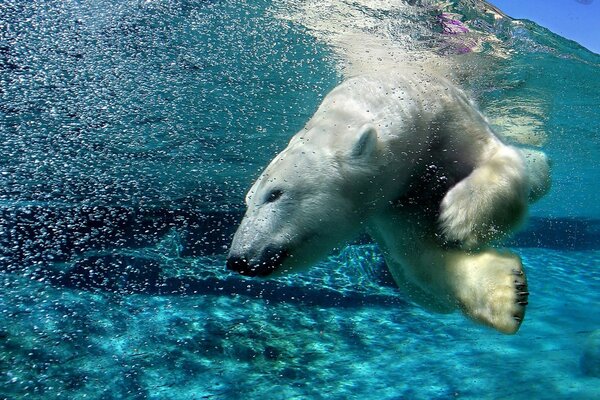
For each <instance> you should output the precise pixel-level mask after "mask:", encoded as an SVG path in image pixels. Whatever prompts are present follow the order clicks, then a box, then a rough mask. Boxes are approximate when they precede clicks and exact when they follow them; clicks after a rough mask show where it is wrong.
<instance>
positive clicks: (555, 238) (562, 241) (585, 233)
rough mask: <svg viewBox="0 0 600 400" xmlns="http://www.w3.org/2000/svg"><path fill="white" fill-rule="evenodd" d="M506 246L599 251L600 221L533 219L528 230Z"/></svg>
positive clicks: (527, 227) (517, 235)
mask: <svg viewBox="0 0 600 400" xmlns="http://www.w3.org/2000/svg"><path fill="white" fill-rule="evenodd" d="M506 245H507V246H510V247H541V248H548V249H556V250H594V249H598V248H600V220H598V219H585V218H540V217H532V218H530V219H529V221H528V223H527V226H526V229H525V230H524V231H522V232H519V233H517V234H516V235H514V237H513V238H512V239H510V240H508V241H507V242H506Z"/></svg>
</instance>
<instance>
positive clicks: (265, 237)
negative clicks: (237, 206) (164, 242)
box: [227, 123, 384, 276]
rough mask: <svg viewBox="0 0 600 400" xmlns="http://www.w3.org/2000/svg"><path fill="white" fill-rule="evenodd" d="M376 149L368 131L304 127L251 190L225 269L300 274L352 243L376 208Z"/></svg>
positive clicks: (318, 125)
mask: <svg viewBox="0 0 600 400" xmlns="http://www.w3.org/2000/svg"><path fill="white" fill-rule="evenodd" d="M380 147H381V146H379V141H378V137H377V129H376V128H375V126H374V125H372V124H369V123H366V124H362V125H359V128H353V127H352V125H345V126H344V128H339V127H337V126H324V124H323V123H312V124H311V123H309V125H307V127H306V128H305V130H303V131H301V132H300V133H298V134H297V135H296V136H294V138H292V140H291V141H290V143H289V145H288V147H287V148H286V149H285V150H283V151H282V152H281V153H280V154H279V155H277V156H276V157H275V158H274V159H273V161H271V163H270V164H269V165H268V166H267V168H266V169H265V170H264V172H263V173H262V174H261V175H260V177H259V178H258V179H257V181H256V182H255V183H254V185H253V186H252V188H251V189H250V190H249V192H248V194H247V196H246V205H247V211H246V214H245V216H244V218H243V220H242V222H241V224H240V226H239V228H238V230H237V232H236V233H235V236H234V238H233V242H232V245H231V249H230V252H229V255H228V259H227V267H228V269H230V270H234V271H237V272H239V273H241V274H243V275H248V276H267V275H272V274H275V275H278V274H280V273H283V272H290V271H298V270H301V269H302V268H304V267H307V266H309V265H311V264H313V263H315V262H316V261H318V260H319V259H321V258H323V257H324V256H326V255H327V254H328V253H329V252H330V251H331V250H332V249H334V248H335V247H336V246H338V245H340V244H343V243H344V242H345V241H347V240H350V239H352V238H353V237H354V236H355V235H356V234H358V232H359V231H360V229H361V227H362V224H363V223H364V221H365V219H366V218H367V217H368V214H369V212H370V211H371V210H372V209H374V208H375V207H377V205H376V203H377V202H378V191H377V189H376V188H377V186H378V185H377V182H375V181H376V180H377V175H378V171H377V168H378V165H379V164H380V163H378V162H377V161H376V160H378V159H380V158H384V157H379V153H381V148H380Z"/></svg>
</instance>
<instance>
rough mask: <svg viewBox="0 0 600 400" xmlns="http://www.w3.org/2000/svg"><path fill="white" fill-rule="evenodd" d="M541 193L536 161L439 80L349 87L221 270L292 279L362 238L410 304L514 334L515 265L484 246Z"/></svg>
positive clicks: (544, 170)
mask: <svg viewBox="0 0 600 400" xmlns="http://www.w3.org/2000/svg"><path fill="white" fill-rule="evenodd" d="M549 185H550V180H549V167H548V160H547V159H546V156H545V155H544V154H543V153H542V152H540V151H537V150H527V149H517V148H515V147H512V146H510V145H507V144H505V143H504V142H503V141H502V140H501V139H500V138H499V137H498V136H497V135H495V134H494V133H493V132H492V130H491V129H490V126H489V125H488V123H487V122H486V120H485V118H484V117H483V116H482V115H481V113H480V112H479V111H478V110H477V108H476V107H475V106H474V105H473V104H472V103H471V102H470V101H469V100H468V98H467V96H466V95H465V94H464V93H463V92H462V91H461V90H459V89H458V88H457V87H455V86H454V85H453V84H451V83H450V82H449V81H448V80H446V79H445V78H442V77H437V76H434V75H429V74H426V73H424V72H422V71H404V72H403V73H402V74H398V73H389V74H381V73H377V74H376V75H368V74H367V75H362V76H357V77H354V78H351V79H348V80H347V81H345V82H343V83H342V84H341V85H339V86H338V87H336V88H335V89H334V90H333V91H331V92H330V93H329V94H328V95H327V96H326V97H325V98H324V100H323V102H322V104H321V105H320V106H319V108H318V110H317V111H316V113H315V114H314V116H313V117H312V118H311V119H310V120H309V122H308V123H307V124H306V126H305V127H304V129H302V130H301V131H300V132H299V133H297V134H296V135H295V136H294V137H293V138H292V139H291V141H290V143H289V145H288V146H287V148H286V149H284V150H283V151H282V152H281V153H280V154H278V155H277V156H276V157H275V158H274V159H273V161H271V163H270V164H269V165H268V166H267V168H266V169H265V170H264V172H263V173H262V174H261V175H260V177H259V178H258V179H257V181H256V182H255V183H254V185H253V186H252V187H251V189H250V190H249V192H248V194H247V196H246V204H247V211H246V214H245V216H244V218H243V220H242V221H241V223H240V226H239V228H238V230H237V232H236V233H235V235H234V238H233V242H232V244H231V248H230V252H229V255H228V259H227V267H228V269H230V270H234V271H237V272H239V273H241V274H243V275H247V276H261V277H264V276H277V275H280V274H282V273H286V272H295V271H300V270H302V269H303V268H306V267H308V266H310V265H311V264H313V263H315V262H317V261H318V260H319V259H321V258H322V257H324V256H326V255H327V254H328V253H329V252H330V251H331V250H332V249H334V248H335V247H337V246H341V245H343V244H344V243H345V242H347V241H348V240H351V239H353V238H354V237H355V236H356V235H358V234H359V233H360V232H361V231H363V230H365V231H366V232H367V233H368V234H369V235H370V236H371V237H372V238H373V239H374V241H375V242H376V243H377V244H378V245H379V247H380V248H381V250H382V251H383V254H384V257H385V260H386V264H387V266H388V268H389V270H390V272H391V274H392V276H393V278H394V280H395V281H396V283H397V285H398V287H399V288H401V289H403V290H404V291H405V292H406V293H407V295H408V296H409V297H410V298H411V299H412V300H413V301H415V302H416V303H418V304H420V305H422V306H424V307H425V308H427V309H429V310H432V311H437V312H444V313H447V312H452V311H453V310H456V309H460V310H462V311H463V313H464V314H465V315H466V316H468V317H469V318H471V319H473V320H475V321H477V322H480V323H483V324H485V325H488V326H491V327H493V328H495V329H497V330H499V331H501V332H504V333H514V332H516V331H517V330H518V328H519V326H520V324H521V322H522V321H523V317H524V314H525V306H526V305H527V296H528V292H527V282H526V279H525V274H524V271H523V266H522V264H521V260H520V258H519V257H518V256H517V255H515V254H512V253H510V252H509V251H507V250H496V249H493V248H491V247H490V244H491V243H494V242H496V241H497V240H499V239H501V238H502V237H504V236H505V235H507V234H509V233H510V232H512V231H514V230H515V229H516V228H517V227H518V226H519V225H520V224H521V222H522V221H523V218H524V216H525V214H526V211H527V207H528V203H529V202H533V201H535V200H537V199H539V198H540V197H541V196H543V195H544V194H545V193H546V192H547V191H548V188H549Z"/></svg>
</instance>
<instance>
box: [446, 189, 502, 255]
mask: <svg viewBox="0 0 600 400" xmlns="http://www.w3.org/2000/svg"><path fill="white" fill-rule="evenodd" d="M477 196H478V193H477V190H475V189H474V188H472V187H470V185H469V183H468V182H467V181H462V182H459V183H458V184H457V185H456V186H455V187H454V188H452V190H450V191H449V192H448V193H447V194H446V196H445V197H444V199H443V200H442V203H441V205H440V215H439V224H440V229H441V231H442V234H443V235H444V240H445V241H446V242H449V243H456V244H458V245H459V246H460V247H462V248H465V249H475V248H477V247H479V246H481V245H483V244H485V243H486V242H487V241H488V240H486V239H488V238H486V235H485V234H484V232H485V231H486V230H487V231H489V232H490V233H491V232H493V229H490V228H493V227H490V226H488V224H487V223H486V222H485V218H484V216H483V212H484V210H483V209H482V207H481V205H480V204H478V202H477V200H476V198H477Z"/></svg>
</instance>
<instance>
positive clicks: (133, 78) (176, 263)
mask: <svg viewBox="0 0 600 400" xmlns="http://www.w3.org/2000/svg"><path fill="white" fill-rule="evenodd" d="M451 3H452V4H451V5H448V6H447V7H451V8H452V11H454V12H460V13H461V14H462V20H463V21H465V23H467V25H468V26H469V27H470V28H471V29H472V31H473V32H476V31H477V32H479V33H481V34H483V33H485V34H487V35H492V36H493V38H494V40H491V39H490V38H489V37H488V38H487V39H486V40H483V41H482V43H483V44H482V45H481V46H480V47H479V48H477V49H476V50H474V51H472V52H469V53H468V54H461V52H457V51H453V50H452V49H453V48H452V45H453V44H452V43H450V45H448V47H444V49H443V51H440V53H442V54H447V56H448V57H449V58H450V57H453V58H456V57H458V60H459V62H460V63H463V64H464V65H465V66H466V67H465V71H467V72H469V71H470V68H476V67H472V66H478V65H479V66H480V65H482V63H483V61H485V62H486V63H485V65H487V66H488V67H487V68H485V70H483V71H482V70H478V71H475V72H474V71H471V72H470V74H471V75H469V73H465V78H464V79H463V83H462V84H463V86H464V88H465V90H467V91H468V92H469V93H471V94H472V95H473V97H474V99H475V100H476V101H477V102H478V104H479V105H480V107H481V109H482V110H483V111H484V113H485V114H486V115H487V116H488V117H489V118H490V121H491V122H492V124H493V125H495V126H497V128H498V130H499V131H501V130H503V129H506V130H507V133H510V132H509V131H510V129H517V130H518V129H519V127H520V125H519V124H521V125H526V126H527V128H529V129H530V130H531V132H532V134H533V135H540V139H539V143H537V144H539V145H540V146H541V147H542V148H543V149H544V151H546V152H547V153H548V155H549V156H550V157H551V159H552V160H553V187H552V190H551V192H550V194H549V195H548V196H547V197H546V198H545V199H543V200H542V201H541V202H539V203H538V204H536V205H534V206H533V207H532V209H531V217H530V219H529V221H528V223H527V225H526V226H525V228H524V230H523V231H522V232H520V233H518V234H517V235H515V237H514V238H512V239H510V240H509V241H508V242H507V244H506V245H507V246H509V247H511V248H512V249H513V250H514V251H515V252H517V253H519V254H520V255H521V257H522V258H523V262H524V264H525V266H526V269H527V271H528V276H529V284H530V292H531V296H530V305H529V308H528V311H527V316H526V320H525V322H524V324H523V326H522V327H521V330H520V331H519V333H518V334H517V335H516V336H512V337H509V336H503V335H501V334H498V333H495V332H493V331H491V330H489V329H487V328H482V327H479V326H475V325H473V324H472V323H470V322H468V321H466V320H465V319H464V318H463V317H462V316H461V315H458V314H453V315H435V314H430V313H428V312H426V311H424V310H422V309H420V308H419V307H417V306H415V305H413V304H410V303H409V302H407V301H406V300H405V299H404V298H403V296H402V295H401V294H400V293H398V292H397V291H396V290H395V289H394V287H393V286H392V285H391V284H390V278H389V277H388V276H387V275H386V273H385V272H384V269H383V268H384V266H383V260H382V258H381V255H380V253H379V252H378V250H377V249H376V248H375V247H374V246H373V245H372V244H370V243H368V242H366V241H365V240H364V239H362V238H359V239H357V241H356V242H355V243H353V244H352V245H350V246H348V247H347V248H345V249H343V250H341V251H340V252H339V253H336V254H332V255H331V257H330V258H329V259H328V260H326V261H324V262H322V263H320V264H319V265H317V266H315V267H314V269H312V270H311V271H309V272H308V273H306V274H303V275H295V276H288V277H285V278H281V279H278V280H267V281H255V280H250V279H244V278H240V277H238V276H233V275H231V274H229V273H227V272H226V271H225V270H224V258H225V254H226V249H227V246H228V245H229V242H230V240H231V236H232V234H233V231H234V230H235V227H236V224H237V222H238V221H239V219H240V218H241V215H242V213H243V195H244V193H245V191H246V190H247V188H248V187H249V186H250V184H251V182H252V180H253V179H254V178H255V177H256V176H257V175H258V173H259V172H260V169H261V168H262V167H263V166H264V165H265V164H266V163H267V162H268V160H270V159H271V158H272V157H273V155H274V154H276V153H277V152H278V151H279V150H281V149H282V148H283V147H284V146H285V144H286V142H287V140H288V139H289V137H290V136H291V135H292V134H293V133H294V132H295V131H297V130H298V129H300V128H301V127H302V126H303V124H304V123H305V122H306V121H307V120H308V118H309V117H310V115H311V114H312V112H314V110H315V108H316V106H317V105H318V103H319V101H320V99H321V98H322V97H323V96H324V95H325V94H326V93H327V92H328V91H329V90H330V89H331V88H333V87H334V86H335V85H336V84H337V83H339V82H340V81H341V79H343V73H342V72H341V70H340V69H339V68H337V67H338V65H339V64H340V63H341V61H340V59H339V54H338V53H336V52H335V51H332V48H331V47H329V46H328V44H327V43H326V42H324V41H323V40H319V36H318V35H315V34H314V32H312V31H311V29H310V28H308V27H307V26H308V24H307V25H303V24H302V23H298V22H297V21H293V20H286V19H283V18H280V17H278V15H280V14H281V13H280V11H281V8H282V7H284V6H285V2H279V1H276V2H271V1H266V0H264V1H263V0H261V1H252V2H245V1H234V0H228V1H208V0H205V1H201V0H196V1H193V0H190V1H184V0H172V1H160V0H156V1H116V0H114V1H112V0H87V1H58V0H56V1H53V0H50V1H24V0H22V1H19V0H9V1H8V2H4V3H2V4H0V281H1V282H0V287H1V288H2V289H1V291H0V398H2V399H4V398H6V399H21V398H40V399H63V398H64V399H73V398H93V399H125V398H132V399H133V398H136V399H138V398H139V399H145V398H150V399H202V398H215V399H237V398H242V397H244V398H273V399H304V398H315V399H318V398H327V399H346V398H356V399H359V398H360V399H449V398H468V399H499V398H506V399H526V398H528V399H531V398H535V399H557V398H570V399H571V398H572V399H592V398H597V397H598V396H599V395H600V377H598V373H599V372H598V371H600V366H598V368H597V369H596V370H595V371H596V372H590V371H589V368H588V367H586V366H585V365H582V355H583V354H584V351H585V349H586V346H588V345H586V341H588V340H589V339H588V338H589V337H591V336H592V335H593V333H594V332H597V331H598V330H599V329H600V313H598V306H599V305H600V272H599V271H598V265H599V263H600V203H599V202H598V201H597V192H598V191H597V187H598V186H597V182H598V180H599V179H600V172H599V169H598V162H599V160H600V139H599V135H598V126H599V123H598V122H599V118H598V112H599V111H600V110H599V105H600V56H598V55H596V54H593V53H591V52H589V51H587V50H585V49H584V48H582V47H580V46H578V45H577V44H576V43H574V42H570V41H568V40H565V39H563V38H560V37H559V36H556V35H554V34H552V33H551V32H549V31H547V30H545V29H543V28H541V27H538V26H536V25H535V24H533V23H530V22H522V23H519V24H511V23H506V22H502V21H500V22H494V20H493V18H490V17H489V15H486V14H482V13H480V12H478V9H477V7H475V6H474V5H473V4H476V3H477V2H469V1H463V2H459V1H457V2H451ZM404 12H405V11H404V9H392V10H391V11H387V12H385V13H383V12H382V13H380V14H377V15H376V16H377V18H380V20H381V24H382V25H384V24H388V23H389V24H391V25H390V26H391V28H390V29H391V31H392V32H395V34H398V35H399V34H404V33H406V32H405V31H402V29H404V30H406V27H403V28H402V29H400V28H397V27H396V26H395V25H394V21H399V20H400V19H401V18H408V17H407V16H406V15H404V14H403V13H404ZM429 17H431V20H429V19H427V18H429ZM415 18H416V17H415ZM418 18H419V19H418V21H414V25H413V27H414V28H413V29H414V30H415V31H417V27H419V29H420V30H419V34H418V35H413V36H415V37H417V39H415V46H419V45H421V46H424V47H426V46H431V45H432V43H440V42H441V43H444V40H446V39H445V37H444V36H442V34H441V32H440V31H439V27H436V25H435V21H436V19H435V13H434V12H433V11H432V12H424V13H423V14H418ZM390 21H391V22H390ZM428 29H429V31H427V30H428ZM424 31H427V32H429V33H428V35H425V34H424V33H423V32H424ZM492 36H490V37H492ZM455 53H458V54H455ZM497 53H502V57H499V56H497V55H496V54H497ZM461 57H464V58H461ZM470 66H471V67H470ZM465 71H462V72H465ZM473 76H477V79H474V78H473ZM469 77H470V78H469ZM511 123H513V125H511ZM511 126H512V128H511ZM508 136H510V135H508ZM536 137H537V136H536ZM588 348H589V347H588ZM595 349H596V350H595V351H596V353H598V352H600V346H599V345H598V343H596V348H595ZM598 360H600V357H598V358H597V359H595V361H593V362H596V363H598V362H599V361H598Z"/></svg>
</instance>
